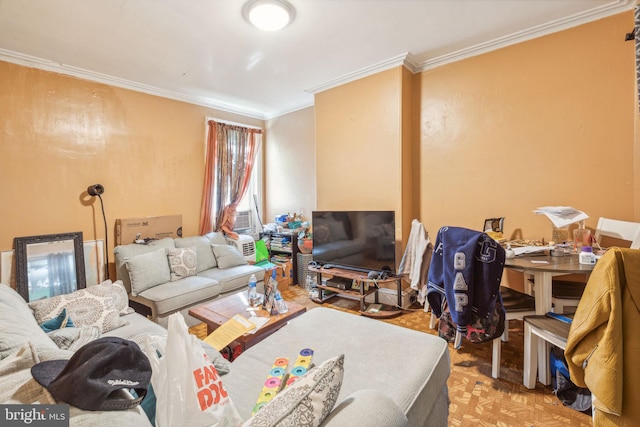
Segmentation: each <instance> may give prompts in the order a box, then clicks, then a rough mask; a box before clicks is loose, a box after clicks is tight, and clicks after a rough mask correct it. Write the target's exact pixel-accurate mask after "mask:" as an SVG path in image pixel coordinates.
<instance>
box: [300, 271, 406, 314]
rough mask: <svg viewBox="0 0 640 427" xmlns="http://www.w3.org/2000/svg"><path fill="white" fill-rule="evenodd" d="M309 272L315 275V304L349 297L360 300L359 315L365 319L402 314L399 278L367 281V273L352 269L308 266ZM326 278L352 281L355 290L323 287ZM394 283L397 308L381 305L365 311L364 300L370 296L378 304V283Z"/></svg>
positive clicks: (400, 282)
mask: <svg viewBox="0 0 640 427" xmlns="http://www.w3.org/2000/svg"><path fill="white" fill-rule="evenodd" d="M309 272H313V273H316V276H317V283H318V289H319V291H320V296H319V298H318V299H314V301H315V302H317V303H320V304H323V303H324V302H325V301H327V300H329V299H331V298H333V297H336V296H350V297H352V298H356V299H359V300H360V314H361V315H363V316H367V317H374V318H390V317H395V316H398V315H400V314H402V308H401V307H402V279H401V278H400V277H389V278H387V279H369V278H368V277H367V273H365V272H361V271H355V270H352V269H346V268H341V267H337V266H332V267H331V268H329V269H325V268H323V267H313V266H309ZM326 276H332V277H340V278H342V279H349V280H353V281H354V285H357V286H356V289H354V288H352V289H340V288H337V287H333V286H328V285H323V284H322V283H323V278H326ZM392 282H393V283H395V284H396V287H397V292H398V306H397V307H389V306H385V305H383V306H382V307H381V309H380V310H377V311H371V310H367V308H366V304H365V298H366V297H367V296H369V295H371V294H374V301H375V304H379V302H378V286H377V284H378V283H392Z"/></svg>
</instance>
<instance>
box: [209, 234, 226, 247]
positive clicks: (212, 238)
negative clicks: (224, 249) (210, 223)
mask: <svg viewBox="0 0 640 427" xmlns="http://www.w3.org/2000/svg"><path fill="white" fill-rule="evenodd" d="M204 237H206V238H207V239H209V242H211V243H212V244H214V245H224V244H226V243H227V239H226V238H225V237H224V234H223V233H221V232H219V231H212V232H210V233H207V234H205V235H204Z"/></svg>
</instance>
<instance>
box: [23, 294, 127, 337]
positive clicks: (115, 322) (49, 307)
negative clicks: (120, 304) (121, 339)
mask: <svg viewBox="0 0 640 427" xmlns="http://www.w3.org/2000/svg"><path fill="white" fill-rule="evenodd" d="M29 307H31V309H32V310H33V317H35V319H36V321H37V322H38V324H42V323H44V322H46V321H47V320H51V319H53V318H55V317H57V316H58V315H59V314H60V312H61V311H62V310H63V309H65V308H66V309H67V312H68V313H69V316H70V317H71V318H72V319H73V323H74V324H75V325H76V326H97V327H98V328H100V332H103V333H104V332H107V331H110V330H112V329H116V328H119V327H120V326H124V325H126V324H127V322H125V321H124V320H122V319H120V313H118V310H117V309H116V308H115V306H114V303H113V298H112V297H111V296H108V297H103V296H98V295H95V294H93V293H91V292H89V290H88V289H80V290H78V291H75V292H72V293H70V294H64V295H56V296H55V297H52V298H47V299H41V300H37V301H32V302H30V303H29Z"/></svg>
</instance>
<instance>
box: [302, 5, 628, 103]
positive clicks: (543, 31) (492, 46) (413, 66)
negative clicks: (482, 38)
mask: <svg viewBox="0 0 640 427" xmlns="http://www.w3.org/2000/svg"><path fill="white" fill-rule="evenodd" d="M636 1H640V0H612V1H611V2H610V3H608V4H606V5H603V6H599V7H596V8H593V9H591V10H589V11H586V12H581V13H577V14H575V15H571V16H568V17H565V18H562V19H558V20H555V21H551V22H548V23H545V24H542V25H538V26H535V27H531V28H529V29H527V30H523V31H519V32H517V33H513V34H510V35H508V36H505V37H500V38H497V39H494V40H490V41H488V42H485V43H479V44H477V45H475V46H471V47H469V48H466V49H461V50H459V51H456V52H452V53H449V54H446V55H442V56H438V57H435V58H431V59H427V60H426V61H423V62H421V63H419V62H417V61H416V60H415V58H414V56H413V55H412V54H411V53H403V54H401V55H398V56H395V57H393V58H390V59H387V60H386V61H382V62H379V63H377V64H374V65H371V66H369V67H365V68H362V69H360V70H357V71H354V72H352V73H349V74H346V75H344V76H342V77H338V78H336V79H333V80H329V81H328V82H325V83H322V84H320V85H318V86H314V87H312V88H310V89H307V90H306V92H309V93H312V94H316V93H318V92H322V91H325V90H327V89H331V88H334V87H337V86H340V85H343V84H345V83H349V82H352V81H355V80H358V79H361V78H363V77H367V76H370V75H372V74H376V73H379V72H382V71H386V70H388V69H390V68H393V67H397V66H399V65H402V66H404V67H406V68H407V69H408V70H409V71H411V72H412V73H414V74H415V73H419V72H421V71H426V70H430V69H433V68H436V67H439V66H441V65H444V64H448V63H451V62H456V61H460V60H462V59H466V58H470V57H472V56H476V55H480V54H483V53H487V52H490V51H492V50H497V49H501V48H503V47H507V46H510V45H513V44H517V43H520V42H523V41H526V40H531V39H534V38H536V37H541V36H545V35H547V34H551V33H555V32H557V31H562V30H566V29H568V28H571V27H576V26H578V25H581V24H585V23H587V22H591V21H595V20H597V19H601V18H605V17H607V16H611V15H615V14H616V13H621V12H624V11H627V10H630V9H632V8H633V6H634V5H635V2H636Z"/></svg>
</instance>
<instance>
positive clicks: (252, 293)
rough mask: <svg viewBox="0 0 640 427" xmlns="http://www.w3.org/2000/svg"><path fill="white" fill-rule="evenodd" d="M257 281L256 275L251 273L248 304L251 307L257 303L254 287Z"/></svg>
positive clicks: (256, 293)
mask: <svg viewBox="0 0 640 427" xmlns="http://www.w3.org/2000/svg"><path fill="white" fill-rule="evenodd" d="M257 281H258V280H257V279H256V275H255V274H252V275H251V277H250V278H249V305H250V306H252V307H253V306H254V305H256V304H257V303H258V290H257V289H256V283H257Z"/></svg>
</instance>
